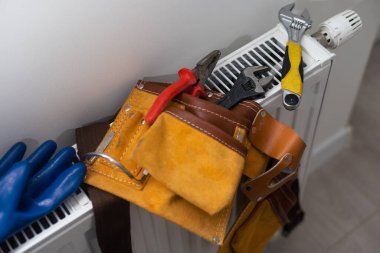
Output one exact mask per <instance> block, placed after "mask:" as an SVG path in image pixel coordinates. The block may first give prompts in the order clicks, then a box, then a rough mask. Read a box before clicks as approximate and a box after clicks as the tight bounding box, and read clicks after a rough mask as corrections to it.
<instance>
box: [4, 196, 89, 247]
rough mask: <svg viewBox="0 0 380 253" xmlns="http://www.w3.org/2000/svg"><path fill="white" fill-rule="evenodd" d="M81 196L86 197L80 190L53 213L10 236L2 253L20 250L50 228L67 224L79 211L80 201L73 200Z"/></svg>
mask: <svg viewBox="0 0 380 253" xmlns="http://www.w3.org/2000/svg"><path fill="white" fill-rule="evenodd" d="M79 195H81V197H83V195H85V193H84V192H83V190H82V189H80V188H79V189H78V190H77V191H76V192H75V193H74V194H73V195H72V196H71V197H69V198H68V199H67V200H66V201H64V202H63V203H62V204H61V205H60V206H58V207H57V208H56V209H55V210H54V211H53V212H51V213H49V214H48V215H46V216H45V217H42V218H41V219H39V220H37V221H35V222H33V223H32V224H30V225H29V226H27V227H26V228H24V229H22V230H20V231H18V232H16V233H15V234H13V235H12V236H10V237H9V238H8V239H7V240H5V241H4V242H2V243H1V244H0V253H8V252H13V251H15V250H18V249H19V247H20V246H21V245H23V244H26V243H28V242H29V241H31V240H33V239H34V238H36V237H37V236H38V235H42V234H44V232H45V231H46V230H48V229H49V228H53V227H54V226H60V225H61V224H60V223H66V221H65V220H66V219H67V218H68V217H70V216H71V215H72V214H73V213H74V212H75V211H77V210H78V206H77V205H76V204H78V201H73V200H74V199H75V198H76V196H79Z"/></svg>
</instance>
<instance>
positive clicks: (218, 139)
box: [166, 111, 245, 157]
mask: <svg viewBox="0 0 380 253" xmlns="http://www.w3.org/2000/svg"><path fill="white" fill-rule="evenodd" d="M166 113H169V114H171V115H173V116H174V117H176V118H178V119H180V120H182V121H184V122H186V123H187V124H189V125H191V126H193V127H195V128H197V129H198V130H200V131H202V132H204V133H205V134H207V135H208V136H210V137H212V138H214V139H215V140H217V141H219V142H220V143H223V144H224V145H225V146H227V147H228V148H230V149H232V150H234V151H235V152H237V153H239V154H240V155H242V156H243V157H245V155H244V153H242V152H240V151H239V150H238V149H236V148H234V147H232V146H231V145H229V144H228V143H226V142H225V141H223V140H222V139H220V138H219V137H217V136H215V135H213V134H212V133H210V132H208V131H207V130H205V129H203V128H201V127H199V126H197V125H195V124H194V123H192V122H190V121H188V120H186V119H184V118H182V117H180V116H178V115H177V114H175V113H173V112H171V111H166Z"/></svg>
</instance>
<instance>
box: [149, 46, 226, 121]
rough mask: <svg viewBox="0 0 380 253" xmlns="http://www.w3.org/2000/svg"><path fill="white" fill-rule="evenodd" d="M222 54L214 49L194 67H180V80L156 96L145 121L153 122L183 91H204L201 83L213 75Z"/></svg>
mask: <svg viewBox="0 0 380 253" xmlns="http://www.w3.org/2000/svg"><path fill="white" fill-rule="evenodd" d="M220 54H221V52H220V51H219V50H214V51H212V52H211V53H209V54H208V55H206V56H205V57H204V58H203V59H202V60H200V61H199V62H198V63H197V65H196V66H195V68H194V69H192V70H191V69H187V68H182V69H180V70H179V71H178V75H179V80H177V81H176V82H174V83H172V84H171V85H170V86H169V87H168V88H166V89H165V90H164V91H163V92H161V94H160V95H159V96H158V97H157V98H156V100H155V101H154V103H153V105H152V107H151V108H150V110H149V111H148V113H147V114H146V116H145V122H147V123H148V124H149V125H151V124H153V123H154V121H155V120H156V119H157V117H158V116H159V115H160V113H161V112H162V111H163V110H164V109H165V108H166V106H167V105H168V104H169V102H170V101H171V100H172V99H173V98H174V97H175V96H177V95H178V94H179V93H181V92H182V91H184V90H186V89H188V88H190V89H191V88H192V90H191V93H192V95H196V94H197V93H199V92H202V90H203V89H202V88H201V87H202V86H201V84H202V83H203V84H204V83H205V82H206V80H207V78H208V77H209V76H210V75H211V73H212V71H213V69H214V68H215V65H216V63H217V62H218V60H219V57H220ZM203 92H204V90H203Z"/></svg>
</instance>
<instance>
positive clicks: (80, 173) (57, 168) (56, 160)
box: [0, 141, 86, 242]
mask: <svg viewBox="0 0 380 253" xmlns="http://www.w3.org/2000/svg"><path fill="white" fill-rule="evenodd" d="M56 148H57V145H56V143H55V142H54V141H46V142H45V143H43V144H41V145H40V146H39V147H38V148H37V149H36V151H34V152H33V153H32V154H31V155H30V156H29V157H28V158H27V159H25V160H22V158H23V156H24V154H25V151H26V146H25V144H24V143H22V142H19V143H16V144H15V145H13V147H12V148H11V149H9V151H8V152H7V153H6V154H5V155H4V156H3V158H2V159H1V160H0V242H1V241H3V240H5V239H6V238H7V237H8V236H10V235H11V234H12V233H14V232H16V231H17V230H19V229H21V228H23V227H25V226H26V225H28V224H29V223H31V222H33V221H34V220H37V219H39V218H41V217H42V216H45V215H46V214H48V213H50V212H51V211H53V210H54V209H55V208H56V207H57V206H58V205H59V204H60V203H61V202H62V201H63V200H65V199H66V198H67V197H68V196H69V195H70V194H71V193H73V192H74V191H75V190H76V189H77V188H78V187H79V185H80V184H81V183H82V181H83V178H84V176H85V173H86V167H85V165H84V164H83V163H82V162H79V163H75V164H73V158H74V156H75V150H74V149H73V148H71V147H66V148H63V149H62V150H61V151H59V152H58V153H57V154H56V155H55V156H54V157H53V158H52V159H51V160H50V158H51V156H52V155H53V154H54V152H55V150H56Z"/></svg>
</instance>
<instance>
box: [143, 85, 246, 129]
mask: <svg viewBox="0 0 380 253" xmlns="http://www.w3.org/2000/svg"><path fill="white" fill-rule="evenodd" d="M143 90H144V91H147V92H149V93H153V94H155V95H160V94H159V93H157V92H154V91H148V90H145V89H143ZM173 101H175V102H177V103H180V104H183V105H186V106H189V107H192V108H196V109H199V110H201V111H206V112H208V113H211V114H214V115H215V116H218V117H220V118H222V119H225V120H227V121H229V122H232V123H235V124H236V125H238V126H241V127H243V128H245V129H247V130H248V128H247V127H246V126H244V125H243V124H241V123H239V122H237V121H234V120H232V119H229V118H227V117H225V116H223V115H221V114H219V113H216V112H213V111H210V110H207V109H205V108H202V107H199V106H196V105H190V104H188V103H186V102H183V101H181V100H178V99H173Z"/></svg>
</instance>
